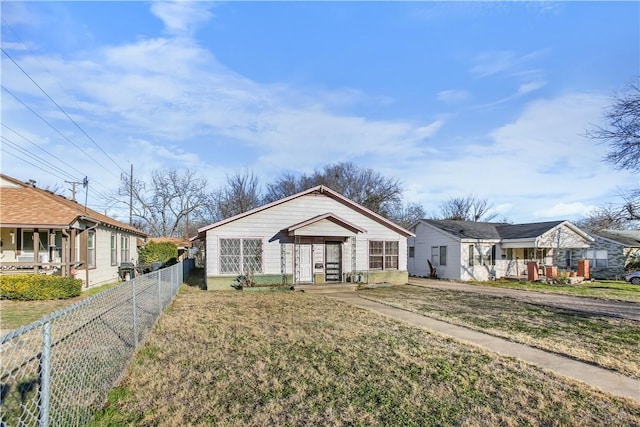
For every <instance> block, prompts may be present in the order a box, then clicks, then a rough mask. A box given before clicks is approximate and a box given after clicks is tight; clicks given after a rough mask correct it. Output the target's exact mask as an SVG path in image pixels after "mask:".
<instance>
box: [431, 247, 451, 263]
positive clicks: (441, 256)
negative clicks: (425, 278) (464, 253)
mask: <svg viewBox="0 0 640 427" xmlns="http://www.w3.org/2000/svg"><path fill="white" fill-rule="evenodd" d="M431 265H442V266H445V265H447V247H446V246H431Z"/></svg>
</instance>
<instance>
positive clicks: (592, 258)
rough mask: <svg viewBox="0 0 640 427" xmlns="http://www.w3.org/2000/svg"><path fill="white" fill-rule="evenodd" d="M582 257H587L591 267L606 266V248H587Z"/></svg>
mask: <svg viewBox="0 0 640 427" xmlns="http://www.w3.org/2000/svg"><path fill="white" fill-rule="evenodd" d="M584 259H588V260H589V262H590V263H591V266H592V267H601V268H602V267H607V265H608V263H607V259H608V254H607V250H606V249H600V250H596V249H587V250H586V251H585V255H584Z"/></svg>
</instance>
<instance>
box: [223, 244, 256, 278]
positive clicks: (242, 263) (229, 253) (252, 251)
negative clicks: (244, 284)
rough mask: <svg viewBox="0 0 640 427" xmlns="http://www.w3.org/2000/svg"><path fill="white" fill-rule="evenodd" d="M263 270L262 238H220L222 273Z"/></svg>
mask: <svg viewBox="0 0 640 427" xmlns="http://www.w3.org/2000/svg"><path fill="white" fill-rule="evenodd" d="M261 271H262V239H220V274H240V273H255V272H261Z"/></svg>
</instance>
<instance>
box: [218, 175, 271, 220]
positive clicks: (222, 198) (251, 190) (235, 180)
mask: <svg viewBox="0 0 640 427" xmlns="http://www.w3.org/2000/svg"><path fill="white" fill-rule="evenodd" d="M261 202H262V197H261V194H260V181H259V180H258V178H257V177H256V176H255V175H254V174H253V172H249V171H245V172H236V173H234V174H233V175H227V185H226V186H225V187H224V188H222V189H221V190H219V191H216V192H214V193H212V194H210V195H209V203H210V204H211V205H210V208H209V209H210V211H209V213H210V215H211V216H213V219H214V220H221V219H225V218H229V217H232V216H234V215H238V214H240V213H242V212H246V211H248V210H251V209H253V208H256V207H258V206H260V205H261V204H262V203H261ZM211 208H213V209H212V210H211Z"/></svg>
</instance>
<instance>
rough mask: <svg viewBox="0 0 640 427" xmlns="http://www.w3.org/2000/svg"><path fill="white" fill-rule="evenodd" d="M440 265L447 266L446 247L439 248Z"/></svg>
mask: <svg viewBox="0 0 640 427" xmlns="http://www.w3.org/2000/svg"><path fill="white" fill-rule="evenodd" d="M440 265H447V247H446V246H440Z"/></svg>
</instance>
